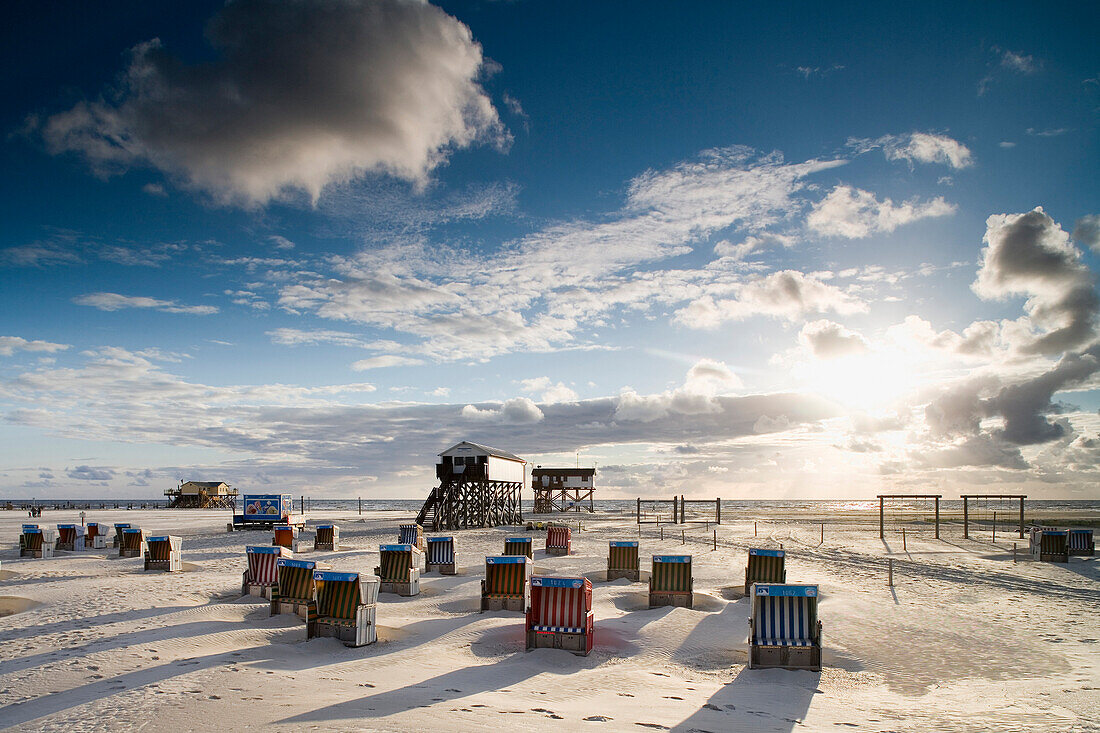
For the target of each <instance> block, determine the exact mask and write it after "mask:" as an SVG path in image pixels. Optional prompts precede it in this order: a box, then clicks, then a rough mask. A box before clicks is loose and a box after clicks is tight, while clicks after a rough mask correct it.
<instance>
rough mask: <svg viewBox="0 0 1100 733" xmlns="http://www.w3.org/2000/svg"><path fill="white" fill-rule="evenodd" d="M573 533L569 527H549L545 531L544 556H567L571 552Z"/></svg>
mask: <svg viewBox="0 0 1100 733" xmlns="http://www.w3.org/2000/svg"><path fill="white" fill-rule="evenodd" d="M572 537H573V533H572V530H570V529H569V527H550V528H548V529H547V530H546V554H547V555H568V554H569V553H570V551H571V550H572Z"/></svg>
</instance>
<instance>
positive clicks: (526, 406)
mask: <svg viewBox="0 0 1100 733" xmlns="http://www.w3.org/2000/svg"><path fill="white" fill-rule="evenodd" d="M462 417H464V418H466V419H467V420H484V421H489V422H501V423H505V424H508V425H527V424H531V423H537V422H540V421H541V420H542V419H543V418H544V417H545V415H543V412H542V410H540V409H539V406H538V405H536V404H535V403H534V402H532V401H531V399H530V398H528V397H513V398H512V399H510V400H505V401H504V402H503V403H502V404H501V405H500V407H498V408H496V407H478V406H476V405H466V406H465V407H463V408H462Z"/></svg>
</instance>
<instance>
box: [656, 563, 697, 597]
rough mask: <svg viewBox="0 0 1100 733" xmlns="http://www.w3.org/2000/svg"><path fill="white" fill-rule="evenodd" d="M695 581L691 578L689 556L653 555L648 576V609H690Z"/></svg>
mask: <svg viewBox="0 0 1100 733" xmlns="http://www.w3.org/2000/svg"><path fill="white" fill-rule="evenodd" d="M694 589H695V580H694V578H692V577H691V555H654V556H653V570H652V572H651V573H650V576H649V607H650V608H656V607H657V606H680V607H682V608H691V607H692V594H693V591H694Z"/></svg>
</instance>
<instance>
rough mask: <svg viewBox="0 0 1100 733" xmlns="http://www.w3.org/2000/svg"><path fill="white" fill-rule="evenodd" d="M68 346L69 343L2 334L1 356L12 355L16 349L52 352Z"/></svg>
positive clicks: (0, 342) (0, 339) (0, 343)
mask: <svg viewBox="0 0 1100 733" xmlns="http://www.w3.org/2000/svg"><path fill="white" fill-rule="evenodd" d="M68 348H69V345H68V344H55V343H52V342H50V341H39V340H37V339H35V340H33V341H30V340H27V339H25V338H23V337H21V336H0V356H11V355H12V354H14V353H15V352H16V351H37V352H46V353H48V354H52V353H54V352H57V351H64V350H66V349H68Z"/></svg>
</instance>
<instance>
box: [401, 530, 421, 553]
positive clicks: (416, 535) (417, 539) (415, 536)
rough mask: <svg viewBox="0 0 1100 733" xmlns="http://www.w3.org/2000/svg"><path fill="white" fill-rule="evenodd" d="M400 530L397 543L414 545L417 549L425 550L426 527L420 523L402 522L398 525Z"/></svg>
mask: <svg viewBox="0 0 1100 733" xmlns="http://www.w3.org/2000/svg"><path fill="white" fill-rule="evenodd" d="M398 529H399V530H400V531H399V532H398V533H397V544H399V545H412V546H413V547H415V548H416V549H418V550H420V551H421V552H424V550H425V547H426V546H425V544H424V528H423V527H421V526H420V525H419V524H402V525H399V526H398Z"/></svg>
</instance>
